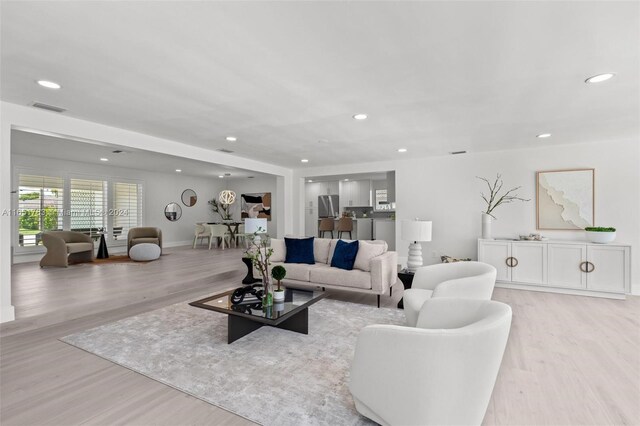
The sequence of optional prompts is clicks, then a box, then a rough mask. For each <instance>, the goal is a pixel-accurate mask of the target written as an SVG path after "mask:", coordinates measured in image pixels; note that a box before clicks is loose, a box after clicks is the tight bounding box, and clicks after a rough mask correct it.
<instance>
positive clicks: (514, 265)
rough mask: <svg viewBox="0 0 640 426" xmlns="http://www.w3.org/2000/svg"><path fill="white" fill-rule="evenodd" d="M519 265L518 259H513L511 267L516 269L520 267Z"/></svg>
mask: <svg viewBox="0 0 640 426" xmlns="http://www.w3.org/2000/svg"><path fill="white" fill-rule="evenodd" d="M513 262H516V263H515V264H514V263H513ZM518 263H519V262H518V259H516V258H515V257H512V258H511V266H513V267H516V266H518Z"/></svg>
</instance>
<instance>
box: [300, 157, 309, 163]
mask: <svg viewBox="0 0 640 426" xmlns="http://www.w3.org/2000/svg"><path fill="white" fill-rule="evenodd" d="M300 162H301V163H308V162H309V160H307V159H306V158H303V159H302V160H300Z"/></svg>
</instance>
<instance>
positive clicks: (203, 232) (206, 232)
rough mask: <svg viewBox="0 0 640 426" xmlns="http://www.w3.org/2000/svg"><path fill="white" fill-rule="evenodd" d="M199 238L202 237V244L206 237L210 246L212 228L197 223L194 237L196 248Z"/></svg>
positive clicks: (194, 246)
mask: <svg viewBox="0 0 640 426" xmlns="http://www.w3.org/2000/svg"><path fill="white" fill-rule="evenodd" d="M198 238H200V244H202V243H203V242H204V239H205V238H206V239H207V240H208V241H207V242H208V243H209V246H211V230H210V229H209V227H208V226H206V225H203V224H201V223H196V229H195V236H194V237H193V248H196V243H197V242H198Z"/></svg>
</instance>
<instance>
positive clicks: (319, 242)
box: [313, 238, 331, 263]
mask: <svg viewBox="0 0 640 426" xmlns="http://www.w3.org/2000/svg"><path fill="white" fill-rule="evenodd" d="M330 246H331V240H330V239H329V238H314V240H313V257H314V258H315V260H316V262H317V263H331V261H330V259H329V247H330Z"/></svg>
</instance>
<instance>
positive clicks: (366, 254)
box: [353, 240, 385, 271]
mask: <svg viewBox="0 0 640 426" xmlns="http://www.w3.org/2000/svg"><path fill="white" fill-rule="evenodd" d="M384 252H385V245H384V244H379V243H374V242H372V241H362V240H361V241H360V242H359V243H358V254H357V255H356V261H355V262H354V263H353V268H354V269H360V270H361V271H371V259H373V258H374V257H376V256H380V255H381V254H383V253H384Z"/></svg>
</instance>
